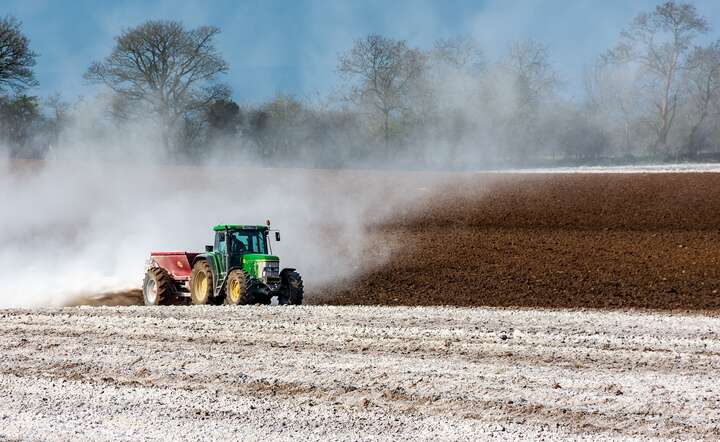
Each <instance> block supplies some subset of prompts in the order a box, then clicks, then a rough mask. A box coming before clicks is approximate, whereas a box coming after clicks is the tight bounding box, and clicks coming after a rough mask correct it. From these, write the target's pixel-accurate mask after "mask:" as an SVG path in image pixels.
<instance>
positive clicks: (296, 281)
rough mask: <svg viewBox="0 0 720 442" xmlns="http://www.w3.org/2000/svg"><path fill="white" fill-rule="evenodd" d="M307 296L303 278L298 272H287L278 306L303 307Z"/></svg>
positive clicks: (281, 287)
mask: <svg viewBox="0 0 720 442" xmlns="http://www.w3.org/2000/svg"><path fill="white" fill-rule="evenodd" d="M304 295H305V288H304V286H303V280H302V276H300V274H299V273H298V272H287V273H285V274H284V275H282V282H281V285H280V293H279V294H278V304H280V305H301V304H302V303H303V297H304Z"/></svg>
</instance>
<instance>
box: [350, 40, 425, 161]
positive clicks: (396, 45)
mask: <svg viewBox="0 0 720 442" xmlns="http://www.w3.org/2000/svg"><path fill="white" fill-rule="evenodd" d="M424 65H425V55H424V54H423V53H422V52H421V51H419V50H417V49H412V48H409V47H408V45H407V43H406V42H405V41H402V40H400V41H398V40H392V39H389V38H385V37H382V36H379V35H369V36H367V37H365V38H363V39H361V40H357V41H356V42H355V44H354V46H353V48H352V49H351V50H350V51H349V52H348V53H346V54H344V55H342V56H341V57H340V61H339V66H338V70H339V72H340V73H341V74H342V75H343V76H345V77H346V78H348V79H351V80H356V82H357V83H356V84H355V85H354V87H353V89H352V93H351V96H350V98H351V99H352V100H353V101H354V102H356V103H358V104H369V105H370V107H371V108H372V109H374V110H375V111H377V112H378V113H379V114H380V116H381V119H382V127H383V138H384V140H385V148H386V150H387V149H388V148H389V145H390V130H391V129H390V121H391V118H392V117H393V115H394V114H395V113H398V112H401V111H403V110H407V109H408V106H407V98H408V95H409V93H410V91H411V89H412V87H413V82H414V81H415V80H417V79H419V78H420V76H421V74H422V72H423V69H424Z"/></svg>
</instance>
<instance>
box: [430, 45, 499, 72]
mask: <svg viewBox="0 0 720 442" xmlns="http://www.w3.org/2000/svg"><path fill="white" fill-rule="evenodd" d="M430 59H431V60H433V61H435V62H437V63H442V64H444V65H447V66H451V67H453V68H454V69H457V70H476V71H478V70H481V69H482V68H483V66H484V65H485V57H484V56H483V53H482V51H481V50H480V48H479V47H478V46H477V44H476V43H475V41H474V40H473V39H472V38H470V37H468V36H459V37H454V38H448V39H441V40H437V41H436V42H435V43H434V44H433V48H432V50H431V51H430Z"/></svg>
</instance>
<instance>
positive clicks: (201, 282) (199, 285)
mask: <svg viewBox="0 0 720 442" xmlns="http://www.w3.org/2000/svg"><path fill="white" fill-rule="evenodd" d="M207 288H208V281H207V275H205V273H198V274H197V275H195V293H197V295H198V297H199V298H200V299H204V298H205V295H206V294H207Z"/></svg>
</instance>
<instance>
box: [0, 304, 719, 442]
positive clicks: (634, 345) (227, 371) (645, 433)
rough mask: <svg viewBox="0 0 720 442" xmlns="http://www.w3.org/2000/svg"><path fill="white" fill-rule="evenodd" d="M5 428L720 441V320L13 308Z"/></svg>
mask: <svg viewBox="0 0 720 442" xmlns="http://www.w3.org/2000/svg"><path fill="white" fill-rule="evenodd" d="M0 353H1V354H2V358H0V397H1V398H2V400H0V440H15V439H28V440H49V439H62V440H137V439H140V438H141V439H156V440H157V439H162V440H168V439H172V440H176V439H178V440H202V439H223V440H229V439H243V440H260V439H263V440H265V439H267V438H273V439H288V440H290V439H293V440H312V439H333V440H359V439H386V440H390V439H392V440H397V439H413V440H438V439H454V440H478V439H488V438H490V437H494V438H497V439H500V440H502V439H519V438H534V439H538V438H544V439H545V440H555V439H557V440H562V439H568V438H572V439H606V440H609V439H612V440H618V439H625V438H629V439H652V438H659V439H662V438H679V439H717V438H720V390H718V388H717V373H718V370H720V318H717V317H708V316H701V315H673V314H666V313H665V314H649V313H632V312H620V311H617V312H590V311H571V310H560V311H551V310H544V311H543V310H539V311H538V310H525V309H514V310H513V309H492V308H472V309H466V308H442V307H320V306H307V307H289V308H280V307H235V308H233V307H161V308H149V307H113V308H108V307H81V308H66V309H47V310H3V311H0Z"/></svg>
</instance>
